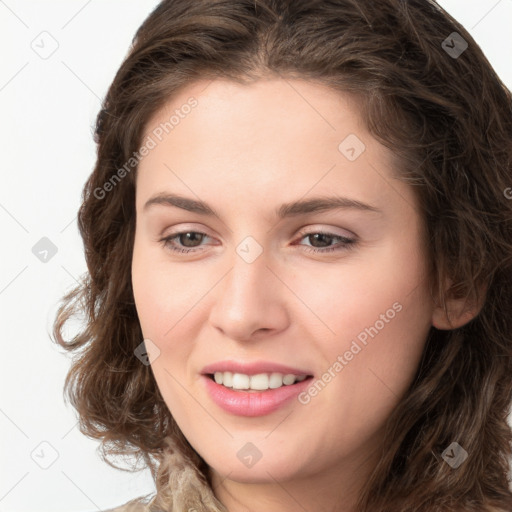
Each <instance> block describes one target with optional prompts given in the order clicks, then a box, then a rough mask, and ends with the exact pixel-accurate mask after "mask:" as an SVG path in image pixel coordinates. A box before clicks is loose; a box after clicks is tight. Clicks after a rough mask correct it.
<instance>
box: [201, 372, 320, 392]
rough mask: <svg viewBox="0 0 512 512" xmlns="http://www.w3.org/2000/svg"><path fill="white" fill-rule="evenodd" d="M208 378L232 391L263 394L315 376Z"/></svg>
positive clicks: (223, 374)
mask: <svg viewBox="0 0 512 512" xmlns="http://www.w3.org/2000/svg"><path fill="white" fill-rule="evenodd" d="M205 376H206V377H207V378H209V379H210V380H212V381H213V382H215V383H216V384H218V385H220V386H223V387H224V388H227V389H230V390H232V391H239V392H241V391H244V392H246V393H261V392H263V391H268V390H272V389H279V388H283V387H289V386H293V385H295V384H298V383H300V382H303V381H306V380H310V379H312V378H313V375H309V374H298V375H296V374H292V373H279V372H269V373H258V374H255V375H248V374H244V373H235V372H228V371H226V372H221V371H218V372H215V373H207V374H205Z"/></svg>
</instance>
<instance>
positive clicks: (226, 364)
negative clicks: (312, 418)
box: [201, 361, 312, 375]
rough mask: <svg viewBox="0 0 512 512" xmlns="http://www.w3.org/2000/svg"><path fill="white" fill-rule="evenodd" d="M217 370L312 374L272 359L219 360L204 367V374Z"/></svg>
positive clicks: (244, 372) (254, 373) (248, 373)
mask: <svg viewBox="0 0 512 512" xmlns="http://www.w3.org/2000/svg"><path fill="white" fill-rule="evenodd" d="M215 372H232V373H243V374H245V375H258V374H259V373H282V374H283V375H288V374H293V375H312V373H311V372H310V371H308V370H304V369H301V368H293V367H291V366H287V365H284V364H279V363H273V362H271V361H253V362H241V361H218V362H217V363H212V364H209V365H207V366H205V367H204V368H203V369H202V372H201V373H202V374H203V375H208V374H213V373H215Z"/></svg>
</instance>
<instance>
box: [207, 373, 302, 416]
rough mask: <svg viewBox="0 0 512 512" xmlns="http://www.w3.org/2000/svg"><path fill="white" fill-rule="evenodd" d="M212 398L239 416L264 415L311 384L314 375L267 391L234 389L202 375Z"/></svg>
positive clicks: (282, 404)
mask: <svg viewBox="0 0 512 512" xmlns="http://www.w3.org/2000/svg"><path fill="white" fill-rule="evenodd" d="M202 378H203V380H204V382H205V386H206V390H207V392H208V394H209V395H210V397H211V399H212V400H213V401H214V402H215V403H216V404H217V405H218V406H219V407H220V408H222V409H224V410H225V411H227V412H229V413H231V414H236V415H238V416H263V415H265V414H270V413H271V412H274V411H276V410H277V409H279V408H280V407H282V406H284V405H285V404H286V403H288V402H289V401H290V400H292V399H293V398H294V397H296V396H297V395H298V394H299V393H300V392H301V391H304V389H305V388H307V387H308V386H309V384H310V381H311V379H312V377H308V378H307V379H304V380H303V381H302V382H297V383H295V384H291V385H289V386H286V385H283V386H281V387H280V388H277V389H267V390H265V391H251V392H247V391H233V390H232V389H229V388H226V387H225V386H222V385H221V384H217V383H216V382H215V381H214V380H212V379H211V378H210V377H208V376H207V375H203V376H202Z"/></svg>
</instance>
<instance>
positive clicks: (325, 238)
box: [300, 231, 357, 253]
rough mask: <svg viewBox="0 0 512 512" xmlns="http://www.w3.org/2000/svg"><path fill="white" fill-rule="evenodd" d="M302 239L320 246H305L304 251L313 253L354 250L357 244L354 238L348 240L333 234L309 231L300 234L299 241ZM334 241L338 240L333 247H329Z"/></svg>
mask: <svg viewBox="0 0 512 512" xmlns="http://www.w3.org/2000/svg"><path fill="white" fill-rule="evenodd" d="M304 238H307V239H309V241H310V242H311V241H312V242H313V244H319V245H320V247H315V246H314V245H309V246H307V245H306V246H305V250H306V251H308V252H315V253H325V252H335V251H344V250H348V249H352V248H354V247H355V245H356V243H357V240H356V239H355V238H348V237H345V236H341V235H336V234H334V233H329V232H327V231H311V232H309V233H301V238H300V240H302V239H304ZM334 240H338V244H337V245H334V246H332V245H330V243H331V242H333V241H334ZM326 246H327V247H326Z"/></svg>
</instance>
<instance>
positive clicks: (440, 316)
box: [432, 302, 480, 330]
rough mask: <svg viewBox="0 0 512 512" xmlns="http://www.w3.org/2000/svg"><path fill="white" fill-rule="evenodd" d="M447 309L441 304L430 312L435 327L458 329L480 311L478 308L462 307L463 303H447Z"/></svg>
mask: <svg viewBox="0 0 512 512" xmlns="http://www.w3.org/2000/svg"><path fill="white" fill-rule="evenodd" d="M446 306H447V311H445V310H444V309H443V308H442V307H441V306H438V307H436V308H435V309H434V312H433V313H432V325H433V326H434V327H435V328H436V329H441V330H452V329H458V328H459V327H462V326H463V325H466V324H467V323H468V322H470V321H471V320H473V318H475V317H476V316H477V314H478V313H479V311H480V308H471V309H467V308H464V303H462V304H460V303H457V304H454V303H453V302H451V304H450V303H447V305H446Z"/></svg>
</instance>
